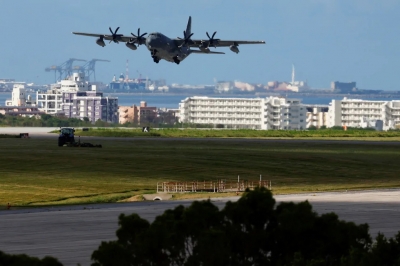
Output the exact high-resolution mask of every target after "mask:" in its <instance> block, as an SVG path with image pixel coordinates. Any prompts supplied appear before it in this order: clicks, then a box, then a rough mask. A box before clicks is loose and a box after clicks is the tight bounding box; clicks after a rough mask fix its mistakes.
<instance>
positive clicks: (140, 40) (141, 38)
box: [129, 28, 147, 45]
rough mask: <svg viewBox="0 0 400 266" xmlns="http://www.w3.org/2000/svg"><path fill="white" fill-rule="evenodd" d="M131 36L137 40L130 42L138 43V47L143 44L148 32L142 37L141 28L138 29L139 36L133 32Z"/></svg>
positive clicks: (131, 39)
mask: <svg viewBox="0 0 400 266" xmlns="http://www.w3.org/2000/svg"><path fill="white" fill-rule="evenodd" d="M131 34H132V36H133V37H135V38H130V39H129V42H136V43H137V44H138V45H140V44H141V42H143V40H144V39H145V38H144V36H145V35H146V34H147V32H145V33H143V34H142V35H140V28H138V30H137V35H135V34H133V33H132V32H131Z"/></svg>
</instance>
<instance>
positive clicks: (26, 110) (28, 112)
mask: <svg viewBox="0 0 400 266" xmlns="http://www.w3.org/2000/svg"><path fill="white" fill-rule="evenodd" d="M0 114H2V115H14V116H23V117H32V116H37V117H40V115H43V114H44V112H42V111H39V109H38V108H37V107H34V106H0Z"/></svg>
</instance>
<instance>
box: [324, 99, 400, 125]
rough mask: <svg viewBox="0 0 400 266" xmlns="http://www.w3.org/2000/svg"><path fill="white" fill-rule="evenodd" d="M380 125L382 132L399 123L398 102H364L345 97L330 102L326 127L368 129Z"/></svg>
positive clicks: (399, 104) (399, 108) (399, 103)
mask: <svg viewBox="0 0 400 266" xmlns="http://www.w3.org/2000/svg"><path fill="white" fill-rule="evenodd" d="M380 121H382V122H380ZM381 123H382V129H383V130H388V129H391V128H394V125H395V124H396V123H400V101H391V102H389V101H366V100H361V99H347V98H346V97H345V98H343V100H332V102H331V103H330V104H329V118H328V127H333V126H347V127H369V126H371V125H378V124H381ZM374 127H376V126H374ZM377 128H380V126H379V127H377Z"/></svg>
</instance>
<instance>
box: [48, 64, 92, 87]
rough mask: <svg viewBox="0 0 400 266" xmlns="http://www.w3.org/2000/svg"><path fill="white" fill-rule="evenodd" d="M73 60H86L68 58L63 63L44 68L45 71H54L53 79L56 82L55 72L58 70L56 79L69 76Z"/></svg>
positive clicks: (71, 71)
mask: <svg viewBox="0 0 400 266" xmlns="http://www.w3.org/2000/svg"><path fill="white" fill-rule="evenodd" d="M75 61H84V62H86V60H83V59H76V58H70V59H69V60H67V61H65V62H64V63H62V64H61V65H59V66H51V67H47V68H46V69H45V71H46V72H50V71H54V79H55V81H56V82H57V72H58V74H59V75H58V80H61V79H63V78H66V77H68V76H71V75H72V73H73V71H74V70H73V67H72V63H73V62H75Z"/></svg>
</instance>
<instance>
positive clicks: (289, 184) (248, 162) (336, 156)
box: [0, 136, 400, 208]
mask: <svg viewBox="0 0 400 266" xmlns="http://www.w3.org/2000/svg"><path fill="white" fill-rule="evenodd" d="M84 140H85V141H87V142H92V143H94V144H102V145H103V148H79V147H58V146H57V137H56V136H55V137H54V139H52V138H51V139H34V138H31V139H0V150H1V152H0V205H4V206H5V205H6V204H7V202H10V203H11V204H13V205H15V206H17V205H19V206H26V205H43V204H73V203H91V202H113V201H119V200H122V199H124V198H129V197H132V196H135V195H139V194H143V193H146V192H154V191H155V189H156V184H157V182H163V181H195V180H198V181H203V180H217V179H231V180H236V179H237V176H238V175H240V178H241V179H247V180H258V179H259V175H260V174H261V175H262V176H263V179H268V180H272V186H273V190H274V193H275V194H279V193H299V192H315V191H332V190H345V189H375V188H390V187H400V177H399V174H398V173H399V172H400V171H399V170H400V164H399V163H398V162H399V159H400V149H399V148H400V145H397V144H396V145H389V144H385V143H382V144H376V143H368V142H365V143H357V144H354V143H352V142H351V141H350V142H345V143H333V142H322V141H320V142H299V141H293V142H291V141H286V142H273V141H263V140H238V139H168V138H161V139H160V138H158V139H154V138H150V139H144V138H140V139H125V138H121V139H118V138H117V139H103V140H96V139H92V138H90V139H89V138H85V139H84ZM0 208H1V207H0Z"/></svg>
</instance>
